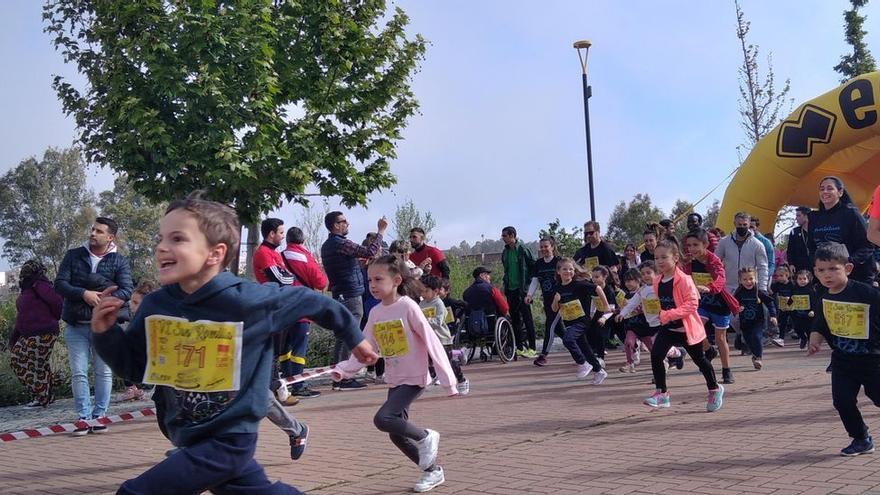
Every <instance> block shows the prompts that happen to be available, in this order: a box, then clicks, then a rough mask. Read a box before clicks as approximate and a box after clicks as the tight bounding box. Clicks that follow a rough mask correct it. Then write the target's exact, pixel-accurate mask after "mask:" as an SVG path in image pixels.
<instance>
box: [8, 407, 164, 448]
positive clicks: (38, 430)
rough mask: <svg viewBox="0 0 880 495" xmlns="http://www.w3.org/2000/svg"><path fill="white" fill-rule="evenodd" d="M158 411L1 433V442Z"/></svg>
mask: <svg viewBox="0 0 880 495" xmlns="http://www.w3.org/2000/svg"><path fill="white" fill-rule="evenodd" d="M155 415H156V409H155V408H152V407H151V408H149V409H142V410H140V411H131V412H127V413H122V414H119V415H116V416H106V417H103V418H97V419H90V420H81V421H76V422H74V423H65V424H61V425H52V426H47V427H45V428H36V429H33V430H21V431H15V432H12V433H0V442H11V441H13V440H23V439H25V438H37V437H46V436H49V435H57V434H59V433H71V432H73V431H74V430H76V429H77V428H85V427H88V426H98V425H109V424H111V423H121V422H123V421H131V420H134V419H140V418H144V417H147V416H155Z"/></svg>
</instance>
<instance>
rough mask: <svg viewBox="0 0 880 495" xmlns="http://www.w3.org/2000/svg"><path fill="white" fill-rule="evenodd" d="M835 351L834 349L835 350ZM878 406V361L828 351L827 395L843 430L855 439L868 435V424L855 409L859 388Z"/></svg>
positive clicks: (857, 409) (879, 398) (879, 386)
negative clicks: (832, 402)
mask: <svg viewBox="0 0 880 495" xmlns="http://www.w3.org/2000/svg"><path fill="white" fill-rule="evenodd" d="M835 352H836V351H835ZM862 387H865V395H867V396H868V398H869V399H871V401H872V402H873V403H874V405H875V406H878V407H880V363H878V362H877V361H874V360H865V359H846V358H844V359H841V358H840V357H839V356H837V355H836V353H835V354H832V355H831V398H832V400H833V401H834V409H837V414H839V415H840V420H841V421H842V422H843V427H844V428H846V433H847V434H848V435H849V436H850V437H852V438H855V439H857V440H863V439H864V438H865V437H866V436H868V425H866V424H865V421H864V420H863V419H862V413H861V412H859V406H858V396H859V389H861V388H862Z"/></svg>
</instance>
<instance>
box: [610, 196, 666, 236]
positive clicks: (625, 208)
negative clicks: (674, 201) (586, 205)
mask: <svg viewBox="0 0 880 495" xmlns="http://www.w3.org/2000/svg"><path fill="white" fill-rule="evenodd" d="M663 217H664V215H663V211H662V210H660V208H657V207H656V206H654V204H653V203H652V202H651V196H650V195H648V194H636V195H635V196H633V199H632V200H630V202H629V204H627V203H625V202H623V201H621V202H619V203H617V206H615V207H614V210H613V211H612V212H611V217H610V218H609V219H608V228H607V229H605V231H604V237H605V238H606V239H607V240H608V241H610V242H612V243H613V244H616V245H617V246H619V247H622V246H624V245H625V244H627V243H629V242H635V243H637V244H639V243H641V239H642V233H643V232H644V231H645V226H646V225H647V224H648V223H650V222H659V221H660V220H661V219H662V218H663Z"/></svg>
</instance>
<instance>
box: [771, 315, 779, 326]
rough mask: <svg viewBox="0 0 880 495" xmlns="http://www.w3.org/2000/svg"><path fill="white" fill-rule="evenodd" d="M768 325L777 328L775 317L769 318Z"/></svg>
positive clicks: (777, 323)
mask: <svg viewBox="0 0 880 495" xmlns="http://www.w3.org/2000/svg"><path fill="white" fill-rule="evenodd" d="M770 324H771V325H773V326H774V327H776V326H779V321H778V320H777V319H776V317H775V316H771V317H770Z"/></svg>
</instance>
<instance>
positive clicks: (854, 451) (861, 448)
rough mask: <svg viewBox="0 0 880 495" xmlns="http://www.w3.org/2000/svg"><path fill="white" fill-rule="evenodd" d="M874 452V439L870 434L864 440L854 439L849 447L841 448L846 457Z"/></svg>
mask: <svg viewBox="0 0 880 495" xmlns="http://www.w3.org/2000/svg"><path fill="white" fill-rule="evenodd" d="M872 452H874V441H873V440H871V436H870V435H868V436H867V437H865V438H864V439H862V440H857V439H853V441H852V443H851V444H849V447H847V448H845V449H841V450H840V455H842V456H844V457H855V456H857V455H862V454H870V453H872Z"/></svg>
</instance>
